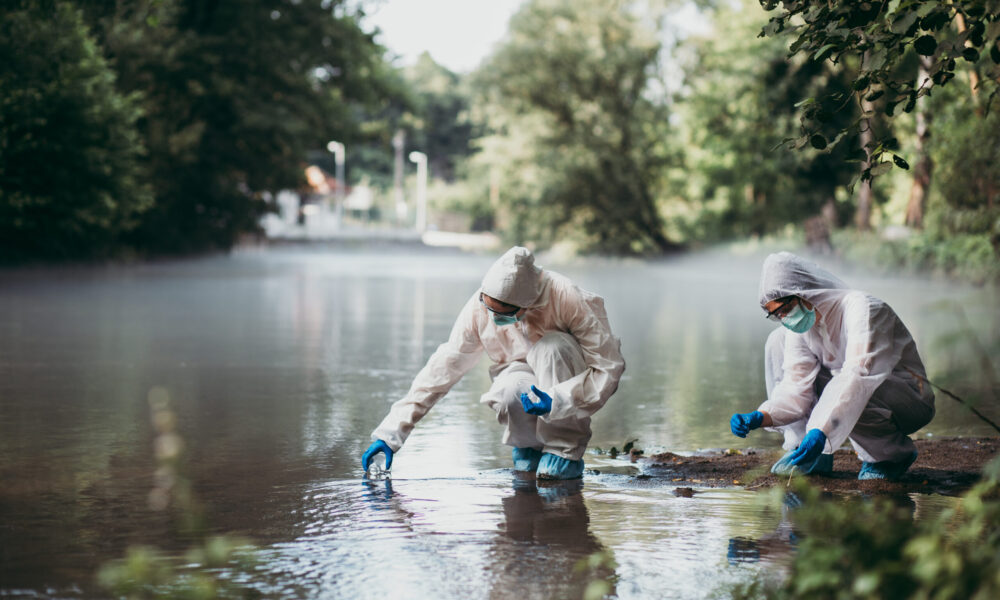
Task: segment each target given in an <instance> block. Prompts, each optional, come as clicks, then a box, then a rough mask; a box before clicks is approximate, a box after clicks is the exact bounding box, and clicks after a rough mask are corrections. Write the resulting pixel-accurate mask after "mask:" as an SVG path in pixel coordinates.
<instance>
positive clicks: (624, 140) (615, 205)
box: [475, 0, 675, 253]
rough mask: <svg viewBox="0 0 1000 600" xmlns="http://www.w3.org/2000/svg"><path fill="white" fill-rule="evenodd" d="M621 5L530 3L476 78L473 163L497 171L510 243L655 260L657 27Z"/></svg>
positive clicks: (663, 154)
mask: <svg viewBox="0 0 1000 600" xmlns="http://www.w3.org/2000/svg"><path fill="white" fill-rule="evenodd" d="M634 8H636V7H635V6H634V5H633V4H631V3H629V2H624V1H616V2H607V1H601V0H582V1H570V0H534V1H532V2H528V3H526V4H525V5H524V6H523V7H522V8H521V10H520V11H519V12H518V13H517V14H516V15H515V16H514V17H513V18H512V19H511V22H510V30H509V32H508V38H507V40H506V41H505V43H503V45H502V46H501V47H500V48H499V49H498V50H497V51H496V53H495V54H494V55H493V56H492V57H490V58H489V59H488V60H487V61H486V63H485V64H484V65H483V66H482V67H481V68H480V69H479V70H478V71H477V73H476V74H475V86H476V88H477V90H479V91H480V93H481V94H482V100H481V102H482V104H481V105H480V106H478V107H477V111H478V114H481V115H485V116H486V117H487V118H488V123H489V126H490V129H491V132H492V135H491V136H488V137H486V138H483V139H480V140H479V142H478V143H479V145H480V148H481V150H482V152H483V154H482V155H481V156H480V157H478V159H477V160H479V161H480V162H487V163H489V168H488V170H491V171H493V172H494V173H498V174H499V175H496V176H495V177H497V179H498V180H499V181H501V182H502V183H500V187H499V198H500V201H501V202H502V204H503V206H504V208H505V210H506V211H507V212H509V213H510V219H509V224H508V227H507V230H508V231H507V233H508V235H509V236H510V237H513V238H515V239H517V240H524V239H528V238H531V239H535V240H540V241H543V242H547V241H552V239H554V237H555V236H556V235H559V234H566V233H571V234H574V235H576V236H577V238H578V239H577V241H578V242H579V243H580V244H581V245H582V247H583V248H585V249H588V250H595V251H604V252H613V253H646V252H663V251H666V250H670V249H672V248H674V247H675V244H674V243H673V242H671V241H670V240H668V239H667V237H666V235H665V234H664V223H663V219H662V217H661V214H660V212H659V209H658V206H657V203H656V201H655V199H656V196H657V190H656V185H657V183H658V181H659V177H658V174H659V172H660V170H661V169H662V168H663V167H664V165H665V164H667V162H668V160H669V155H668V153H667V151H666V146H665V144H664V141H663V140H664V138H665V133H666V130H665V128H666V124H667V123H668V114H667V110H666V103H665V102H664V101H663V99H662V98H657V97H656V94H655V92H654V90H653V89H652V88H651V86H650V80H651V79H652V78H655V77H656V76H657V74H658V67H659V63H658V60H659V56H660V50H661V44H660V42H659V40H658V34H659V31H658V27H657V26H656V25H657V23H656V21H655V20H654V21H652V23H650V22H647V21H645V20H644V19H642V18H640V16H639V15H638V14H637V13H636V12H635V11H634V10H633V9H634Z"/></svg>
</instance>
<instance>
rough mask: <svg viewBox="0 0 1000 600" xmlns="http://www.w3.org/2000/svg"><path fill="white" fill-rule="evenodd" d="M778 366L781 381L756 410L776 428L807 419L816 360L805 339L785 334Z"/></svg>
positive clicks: (817, 370)
mask: <svg viewBox="0 0 1000 600" xmlns="http://www.w3.org/2000/svg"><path fill="white" fill-rule="evenodd" d="M784 335H785V353H784V358H783V360H782V363H781V370H782V378H781V381H779V382H778V383H777V385H775V386H774V389H773V390H771V397H770V398H768V399H767V400H766V401H765V402H764V403H763V404H761V405H760V407H758V409H757V410H759V411H761V412H763V413H766V414H768V415H770V416H771V426H772V427H779V426H781V425H788V424H789V423H794V422H795V421H798V420H799V419H804V418H806V417H808V416H809V411H810V409H811V408H812V405H813V403H814V402H815V400H816V393H815V392H814V391H813V384H814V383H815V382H816V375H818V374H819V369H820V362H819V358H817V357H816V355H815V354H813V351H812V350H810V349H809V346H808V345H806V342H805V336H804V335H799V334H794V333H791V332H788V331H785V332H784Z"/></svg>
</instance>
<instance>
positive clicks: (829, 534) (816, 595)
mask: <svg viewBox="0 0 1000 600" xmlns="http://www.w3.org/2000/svg"><path fill="white" fill-rule="evenodd" d="M793 487H794V489H795V491H796V493H797V494H799V495H800V497H801V498H802V499H803V501H804V503H803V506H802V507H801V508H799V509H797V510H796V511H794V513H793V516H792V518H793V520H794V522H795V525H796V530H797V531H798V532H799V533H800V534H801V536H802V537H801V539H802V541H801V542H800V544H799V546H798V550H797V552H796V555H795V558H794V559H793V562H792V565H791V570H790V573H789V576H788V577H787V578H786V579H785V580H784V581H783V582H781V583H770V584H768V583H762V582H761V581H755V582H753V583H751V584H750V585H749V586H748V587H747V588H745V589H742V590H735V591H734V596H737V597H767V598H787V599H797V598H802V599H809V600H817V599H820V598H835V599H848V598H850V599H855V598H871V599H876V598H877V599H883V598H907V599H914V600H924V599H926V600H931V599H941V600H944V599H951V598H966V599H972V600H986V599H993V598H1000V459H998V460H994V461H993V462H992V463H990V464H989V465H987V467H986V469H985V473H984V478H983V481H982V482H980V483H979V484H977V485H976V486H975V487H974V488H972V489H971V490H970V491H969V492H967V493H966V494H965V495H964V496H963V497H962V498H961V499H960V501H959V502H958V504H957V505H956V506H955V507H954V508H952V509H950V510H947V511H945V512H944V513H943V514H942V515H941V516H940V517H938V518H936V519H927V520H914V519H913V515H912V513H911V509H910V508H909V507H907V506H901V505H900V504H899V503H898V502H894V501H893V500H891V499H889V498H881V497H880V498H875V499H862V498H850V499H844V500H831V499H828V498H827V499H824V498H822V497H821V492H820V491H819V490H817V489H815V488H813V487H811V486H810V485H809V484H808V483H806V482H805V481H801V482H797V483H795V484H793Z"/></svg>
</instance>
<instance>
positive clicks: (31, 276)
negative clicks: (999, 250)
mask: <svg viewBox="0 0 1000 600" xmlns="http://www.w3.org/2000/svg"><path fill="white" fill-rule="evenodd" d="M765 254H766V252H764V251H763V250H758V249H753V248H746V249H743V250H741V251H738V252H733V251H725V252H723V251H717V252H711V253H703V254H696V255H691V256H687V257H683V258H679V259H674V260H665V261H657V262H643V261H631V260H618V259H579V260H572V261H560V260H559V259H558V258H557V257H555V256H547V255H545V254H542V255H540V256H539V259H538V262H539V263H540V264H542V265H543V266H544V267H546V268H551V269H553V270H556V271H559V272H561V273H563V274H565V275H567V276H569V277H570V278H571V279H573V280H574V281H575V282H576V283H577V284H578V285H580V286H581V287H583V288H585V289H588V290H590V291H593V292H596V293H598V294H600V295H602V296H603V297H604V298H605V301H606V307H607V310H608V315H609V319H610V321H611V325H612V327H613V329H614V330H615V332H616V334H617V335H618V336H619V337H620V338H621V339H622V350H623V353H624V355H625V359H626V362H627V369H626V373H625V376H624V378H623V379H622V382H621V385H620V387H619V391H618V393H617V394H616V395H615V396H614V397H613V398H612V399H611V401H610V402H609V403H608V404H607V405H606V406H605V408H604V409H602V410H601V411H600V412H599V413H597V415H596V416H595V418H594V421H593V426H594V437H593V439H592V440H591V444H590V445H591V448H604V449H607V448H609V447H611V446H618V447H619V448H620V447H621V446H622V444H623V443H624V442H626V441H628V440H630V439H635V438H637V439H638V442H637V446H638V447H641V448H645V449H647V451H651V450H670V451H672V452H680V453H684V452H691V451H695V450H698V449H705V448H728V447H733V448H745V447H749V446H754V447H766V448H776V447H778V446H779V439H778V436H777V435H774V434H768V433H765V432H759V433H755V434H754V435H751V436H750V437H749V438H748V439H746V440H741V439H738V438H735V437H733V436H732V435H731V434H730V433H729V427H728V418H729V415H730V414H731V413H732V412H734V411H748V410H752V409H754V408H756V406H757V405H758V404H759V403H760V402H761V401H762V400H763V393H764V380H763V372H762V365H763V345H764V340H765V338H766V337H767V334H768V333H769V331H770V330H771V329H772V327H773V326H774V324H773V323H770V322H768V321H766V320H765V319H764V318H763V316H762V315H763V313H762V312H761V310H760V307H759V305H758V303H757V279H758V275H759V272H760V265H761V262H762V260H763V257H764V255H765ZM495 258H496V255H494V254H489V255H475V254H465V253H460V252H457V251H450V250H435V249H425V248H411V247H403V246H376V247H346V246H345V247H301V248H295V247H287V248H276V249H271V250H263V251H260V250H255V251H242V252H237V253H235V254H233V255H230V256H220V257H211V258H203V259H195V260H185V261H176V262H163V263H155V264H147V265H137V266H128V267H112V268H97V267H95V268H75V269H44V270H39V271H32V270H17V271H6V272H2V273H0V482H2V485H0V521H2V523H3V526H0V595H11V596H18V595H25V596H29V595H40V596H84V597H89V596H95V595H101V594H100V592H99V591H97V590H96V588H95V587H94V586H95V584H94V579H93V575H94V572H95V571H96V569H97V568H98V567H99V566H100V564H102V563H103V562H105V561H107V560H110V559H113V558H118V557H120V556H121V555H122V554H123V553H124V550H125V548H126V547H127V546H129V545H132V544H138V543H144V544H153V545H157V546H160V547H162V548H165V549H167V550H169V551H176V552H180V551H181V550H183V549H184V548H185V547H186V541H185V540H184V539H180V538H179V537H178V536H177V535H176V534H175V533H174V523H173V522H172V521H171V518H170V517H169V515H168V514H167V513H164V512H156V511H153V510H151V509H150V508H149V505H148V502H147V497H148V493H149V491H150V489H152V487H153V483H154V481H153V471H154V469H155V465H156V462H155V459H154V456H153V449H152V444H153V438H154V435H155V432H154V430H153V427H152V425H151V424H150V408H149V404H148V402H147V396H148V394H149V392H150V390H151V389H153V388H163V389H164V390H166V392H167V394H168V395H169V398H170V401H171V406H172V409H173V411H174V412H175V413H176V415H177V418H178V426H177V430H178V433H179V434H180V435H181V437H182V438H183V440H184V443H185V454H184V465H185V466H184V470H185V472H186V474H187V476H189V477H190V478H191V480H192V482H193V483H194V486H195V492H196V494H197V495H198V497H199V499H200V500H201V501H202V502H203V503H204V504H205V506H206V507H207V509H206V510H207V515H206V516H207V518H208V522H209V524H210V527H211V528H212V529H213V530H216V531H220V532H233V533H238V534H241V535H245V536H247V537H249V538H251V539H252V540H254V541H255V542H256V543H257V544H258V546H259V547H260V548H261V558H262V561H261V564H260V566H259V567H258V569H257V570H256V571H255V572H254V573H252V574H251V575H243V576H244V577H246V581H245V583H246V584H247V585H250V586H252V587H255V588H257V589H259V590H260V591H262V592H264V593H265V594H266V595H269V596H279V595H297V596H314V597H315V596H322V597H343V598H375V597H382V595H384V594H387V593H393V592H400V591H402V590H405V591H406V593H407V595H409V596H411V597H441V598H468V597H480V598H482V597H492V598H509V597H513V596H518V597H538V598H551V597H579V596H580V594H581V593H582V590H583V589H584V587H585V585H586V583H587V576H586V575H584V574H580V573H577V572H575V571H574V568H573V567H574V565H575V564H576V562H577V561H578V560H579V559H581V558H583V557H585V556H588V555H590V554H592V553H594V552H597V551H607V552H610V553H611V554H612V555H613V556H614V558H615V560H616V562H617V564H618V568H617V570H616V575H617V577H616V579H615V592H616V593H617V594H618V595H619V596H620V597H622V598H630V597H648V596H649V595H650V594H651V593H653V592H654V591H655V592H656V593H657V594H665V595H670V596H676V597H691V598H698V597H706V596H708V595H710V593H711V592H712V587H713V586H715V585H724V584H726V582H734V581H740V580H745V579H746V578H747V577H749V576H751V575H752V574H753V573H754V572H755V571H756V570H757V569H758V568H760V564H761V563H755V562H741V561H739V560H731V557H729V556H727V551H728V550H729V548H730V540H731V539H733V538H737V537H749V538H754V539H767V538H768V537H769V536H770V537H771V538H774V537H780V531H781V527H782V515H780V514H776V513H775V512H774V511H769V510H766V509H765V508H763V507H762V506H761V505H760V504H759V503H758V502H757V499H756V497H755V496H756V495H755V494H754V493H753V492H747V491H744V490H740V489H737V488H733V489H721V490H705V491H704V492H702V493H700V494H696V496H695V497H694V498H683V497H677V496H675V495H673V494H672V493H671V491H672V487H671V486H670V485H666V484H663V483H660V484H657V485H643V484H641V482H637V480H636V479H635V478H634V477H632V475H633V474H634V473H636V472H637V471H636V470H635V468H634V467H632V466H630V465H629V464H628V463H627V461H623V460H612V459H610V458H609V457H607V456H598V455H595V454H588V455H587V456H586V457H585V460H586V462H587V464H588V467H590V468H596V469H598V470H600V471H601V474H599V475H597V474H593V473H588V474H587V475H586V476H585V479H584V481H583V483H582V485H569V484H559V485H555V486H548V487H546V486H535V485H534V484H531V483H530V482H528V483H525V482H517V481H515V480H514V478H513V475H512V473H511V471H510V470H509V468H510V449H509V448H507V447H505V446H503V445H502V444H501V443H500V435H501V428H500V427H499V426H498V425H497V424H496V422H495V417H494V416H493V414H492V412H491V411H490V410H489V409H487V408H486V407H484V406H482V405H480V404H479V402H478V400H479V396H480V394H482V393H483V392H484V391H485V390H486V389H487V387H488V385H489V378H488V375H487V373H486V368H487V366H488V365H487V364H486V362H485V359H484V360H483V361H481V362H480V364H478V365H477V366H476V368H475V369H474V370H473V371H472V372H471V373H470V374H469V375H468V376H466V377H465V378H464V379H463V380H462V381H461V382H460V383H459V384H458V385H457V386H456V387H455V388H454V389H453V390H452V391H451V393H450V394H448V396H447V397H445V398H444V399H443V400H442V401H441V402H440V403H439V404H438V405H437V406H436V407H435V408H434V409H433V410H432V411H431V413H430V414H429V415H428V416H427V418H425V419H424V420H423V421H421V423H420V424H419V425H418V426H417V428H416V430H415V431H414V433H413V435H411V437H410V439H409V441H408V442H407V444H406V446H405V448H404V449H403V450H402V451H401V452H399V453H398V454H397V456H396V459H395V461H394V464H393V470H392V471H393V480H392V482H391V483H390V484H388V485H386V484H385V483H383V482H379V483H369V482H363V481H362V480H361V469H360V464H359V459H360V455H361V452H362V451H363V450H364V448H365V447H366V446H367V444H368V442H369V434H370V432H371V431H372V429H374V428H375V426H376V425H377V424H378V423H379V421H380V420H381V419H382V417H383V416H384V415H385V413H386V412H387V411H388V409H389V406H390V405H391V404H392V402H394V401H395V400H397V399H398V398H400V397H401V396H402V395H403V394H404V393H405V392H406V390H407V388H408V387H409V385H410V382H411V380H412V378H413V376H414V375H415V374H416V373H417V371H418V370H419V369H420V368H421V367H422V366H423V364H424V362H425V361H426V359H427V357H428V356H429V355H430V354H431V352H433V350H434V349H435V348H436V347H437V345H438V344H440V343H441V342H442V341H444V340H445V339H446V338H447V336H448V333H449V331H450V329H451V326H452V323H453V321H454V318H455V317H456V316H457V314H458V312H459V310H460V308H461V306H462V305H463V304H464V302H465V301H466V300H467V299H468V297H469V296H470V295H471V294H472V293H474V292H475V291H476V289H477V288H478V284H479V281H480V279H481V278H482V275H483V273H485V271H486V269H487V268H488V267H489V265H490V264H491V263H492V262H493V260H494V259H495ZM821 262H823V261H821ZM823 264H824V265H825V266H828V267H829V268H830V269H831V270H833V271H834V272H835V273H837V274H838V275H839V276H841V277H842V278H843V279H844V280H845V281H846V282H847V283H848V284H850V285H852V286H853V287H856V288H859V289H863V290H866V291H868V292H870V293H872V294H874V295H876V296H879V297H880V298H882V299H884V300H886V301H887V302H888V303H889V304H890V305H891V306H892V307H893V308H894V309H895V310H896V311H897V312H898V313H899V314H900V316H901V317H902V319H903V321H904V322H905V323H906V324H907V326H908V327H909V329H910V331H911V333H912V334H913V335H914V337H915V338H916V340H917V344H918V348H919V350H920V353H921V356H922V357H923V358H924V361H925V363H926V365H927V368H928V375H929V377H931V378H932V379H934V380H937V381H938V382H939V383H941V385H945V387H948V388H949V389H952V391H955V392H957V393H960V395H963V396H966V397H968V398H970V399H973V398H975V399H979V400H980V402H981V403H982V404H980V408H981V409H982V410H983V411H984V412H986V413H987V414H988V415H989V416H991V417H992V418H994V420H997V419H998V417H1000V415H997V412H996V408H995V407H996V405H995V404H992V405H990V404H987V401H988V400H989V398H990V395H991V394H992V395H993V397H994V398H995V394H996V393H997V389H996V375H995V373H993V372H992V371H991V370H995V369H996V364H995V356H996V352H995V350H994V351H991V350H990V349H996V348H997V347H998V341H1000V340H998V338H1000V309H998V306H1000V302H998V300H1000V298H998V293H997V290H996V289H994V288H976V287H972V286H964V285H959V284H953V283H946V282H937V281H928V280H925V279H920V278H908V277H886V276H883V275H876V274H871V273H865V272H861V271H856V270H851V269H847V268H846V267H844V266H841V265H837V264H836V263H828V262H823ZM991 352H992V354H991ZM991 357H993V358H992V360H993V362H992V363H991V362H990V361H991ZM937 406H938V413H937V416H936V417H935V419H934V421H933V422H932V423H931V424H930V425H929V426H928V427H927V428H925V429H924V430H922V431H920V432H918V433H917V434H916V435H918V436H925V435H928V434H932V435H935V436H942V435H989V434H990V433H991V431H992V430H991V429H989V427H988V426H986V425H985V424H983V423H982V422H981V421H979V420H978V419H976V417H975V416H973V415H971V414H970V413H969V412H968V411H966V410H964V409H963V408H962V407H961V406H959V405H958V404H957V403H956V402H954V401H952V400H950V399H948V398H946V397H944V396H943V395H942V394H938V399H937ZM914 502H915V503H917V504H919V505H920V507H921V508H922V509H926V510H921V515H922V516H923V515H924V514H927V513H930V514H933V512H934V511H935V510H939V509H940V508H941V507H943V506H945V505H947V504H948V502H949V501H948V500H947V499H941V498H937V497H916V498H914ZM765 554H766V553H765ZM764 560H765V563H764V564H766V557H765V558H764ZM379 567H380V568H383V569H385V570H386V571H384V573H385V576H379V575H377V573H379V571H378V568H379ZM373 573H376V575H373ZM234 577H237V575H235V574H234ZM706 581H708V582H711V585H709V584H706Z"/></svg>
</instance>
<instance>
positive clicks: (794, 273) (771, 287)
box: [759, 252, 850, 312]
mask: <svg viewBox="0 0 1000 600" xmlns="http://www.w3.org/2000/svg"><path fill="white" fill-rule="evenodd" d="M849 291H850V290H849V288H848V287H847V284H846V283H844V282H843V281H841V280H840V279H839V278H837V276H835V275H833V274H832V273H830V272H829V271H827V270H826V269H824V268H823V267H820V266H819V265H817V264H816V263H814V262H811V261H808V260H806V259H804V258H802V257H800V256H796V255H794V254H792V253H791V252H778V253H777V254H772V255H770V256H768V257H767V258H766V259H765V260H764V268H763V269H762V270H761V274H760V294H759V295H760V306H761V308H763V307H764V305H765V304H767V303H768V302H770V301H772V300H777V299H778V298H783V297H785V296H798V297H800V298H804V299H806V300H808V301H809V302H811V303H812V304H813V305H815V306H817V307H819V308H820V309H821V312H824V311H823V310H822V309H823V307H824V306H825V305H826V304H828V303H829V302H830V301H831V300H836V299H839V298H841V297H843V296H844V294H846V293H847V292H849Z"/></svg>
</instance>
